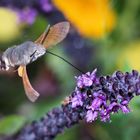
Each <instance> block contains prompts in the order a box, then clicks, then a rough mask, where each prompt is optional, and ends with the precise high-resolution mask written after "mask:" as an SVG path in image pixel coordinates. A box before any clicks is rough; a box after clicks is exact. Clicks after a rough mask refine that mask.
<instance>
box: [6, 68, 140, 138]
mask: <svg viewBox="0 0 140 140" xmlns="http://www.w3.org/2000/svg"><path fill="white" fill-rule="evenodd" d="M96 72H97V70H96V69H95V70H94V71H93V72H92V73H89V72H88V73H86V74H82V75H80V76H78V77H76V81H77V82H76V88H75V90H74V91H73V92H72V94H71V95H70V96H69V97H67V98H66V99H65V100H64V101H63V103H62V105H61V106H60V107H56V108H54V109H52V110H51V111H49V112H48V113H47V114H46V115H44V116H43V117H42V118H41V119H40V120H39V121H34V122H33V123H32V124H29V125H28V126H26V127H24V128H23V129H22V130H21V132H20V133H19V134H18V135H16V136H14V138H13V137H12V138H9V139H8V140H13V139H14V140H52V139H54V138H55V137H56V136H57V134H59V133H62V132H64V130H65V129H66V128H69V127H72V126H73V125H74V124H77V123H79V122H80V120H85V121H86V122H87V123H91V122H93V121H95V120H96V119H97V118H99V119H100V120H101V121H103V122H110V120H111V119H110V116H111V114H114V113H118V111H122V113H124V114H127V113H129V112H130V109H129V107H128V105H129V102H130V100H131V99H132V98H133V97H134V96H135V95H136V96H137V95H140V75H139V73H138V72H137V71H136V70H133V71H132V72H130V73H129V72H126V73H122V72H120V71H116V72H114V74H112V75H110V76H109V75H108V76H100V77H98V76H97V75H96Z"/></svg>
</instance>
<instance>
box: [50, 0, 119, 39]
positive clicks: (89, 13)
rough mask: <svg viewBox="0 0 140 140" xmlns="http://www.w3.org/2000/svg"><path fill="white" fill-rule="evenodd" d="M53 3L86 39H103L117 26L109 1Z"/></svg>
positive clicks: (57, 0) (75, 0)
mask: <svg viewBox="0 0 140 140" xmlns="http://www.w3.org/2000/svg"><path fill="white" fill-rule="evenodd" d="M53 3H54V5H55V6H56V7H57V8H58V9H59V10H60V11H61V12H62V13H63V14H64V16H65V17H66V18H67V19H68V20H70V21H71V23H72V24H73V25H74V26H75V27H76V28H77V29H78V31H79V32H80V33H81V34H82V35H84V36H86V37H95V38H100V37H103V36H104V35H105V33H107V32H110V31H112V29H113V27H114V25H115V19H116V15H115V13H114V11H113V10H112V9H111V6H110V3H109V0H69V1H67V0H65V1H64V0H53Z"/></svg>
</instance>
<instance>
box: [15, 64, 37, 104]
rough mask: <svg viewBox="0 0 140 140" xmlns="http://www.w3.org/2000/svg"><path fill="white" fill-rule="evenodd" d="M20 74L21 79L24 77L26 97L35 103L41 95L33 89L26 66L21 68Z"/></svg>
mask: <svg viewBox="0 0 140 140" xmlns="http://www.w3.org/2000/svg"><path fill="white" fill-rule="evenodd" d="M18 74H19V76H20V77H22V81H23V86H24V90H25V94H26V96H27V97H28V99H29V100H30V101H32V102H35V101H36V100H37V98H38V97H39V93H38V92H37V91H36V90H35V89H34V88H33V87H32V85H31V83H30V81H29V78H28V75H27V71H26V66H20V67H19V69H18Z"/></svg>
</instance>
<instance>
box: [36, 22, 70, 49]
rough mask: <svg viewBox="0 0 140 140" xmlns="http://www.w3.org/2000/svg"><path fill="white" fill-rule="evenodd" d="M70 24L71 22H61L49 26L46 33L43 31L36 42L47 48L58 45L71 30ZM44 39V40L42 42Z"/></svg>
mask: <svg viewBox="0 0 140 140" xmlns="http://www.w3.org/2000/svg"><path fill="white" fill-rule="evenodd" d="M69 28H70V24H69V22H65V21H64V22H59V23H57V24H55V25H53V26H52V27H50V28H49V30H47V31H46V32H45V33H43V34H42V35H41V36H40V37H39V38H38V39H37V40H36V41H35V43H36V42H37V43H39V41H40V44H42V45H43V46H44V47H45V48H48V47H50V46H53V45H56V44H57V43H59V42H61V41H62V40H63V39H64V38H65V37H66V35H67V34H68V32H69ZM41 41H42V42H41Z"/></svg>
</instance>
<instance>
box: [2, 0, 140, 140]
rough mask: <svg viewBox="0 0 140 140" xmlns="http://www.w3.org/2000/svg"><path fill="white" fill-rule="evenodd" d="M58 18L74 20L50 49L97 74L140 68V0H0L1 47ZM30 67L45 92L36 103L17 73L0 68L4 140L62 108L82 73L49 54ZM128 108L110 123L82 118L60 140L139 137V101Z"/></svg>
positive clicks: (28, 36)
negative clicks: (130, 111)
mask: <svg viewBox="0 0 140 140" xmlns="http://www.w3.org/2000/svg"><path fill="white" fill-rule="evenodd" d="M60 21H69V22H70V24H71V29H70V32H69V34H68V36H67V38H66V39H65V40H64V41H63V42H62V43H60V44H58V45H57V46H54V47H52V48H50V49H49V51H51V52H53V53H56V54H58V55H60V56H61V57H63V58H65V59H67V60H69V61H70V62H71V63H73V64H74V65H76V66H77V67H78V68H79V69H81V70H82V71H85V72H87V71H90V72H91V71H92V70H94V69H95V68H97V69H98V74H99V75H107V74H112V73H113V72H114V71H116V70H121V71H131V70H132V69H136V70H140V64H139V60H140V54H139V52H140V31H139V29H140V1H139V0H133V1H131V0H130V1H127V0H69V1H64V0H0V51H1V52H2V51H4V50H6V49H7V48H8V47H12V46H13V45H18V44H21V43H23V42H25V41H27V40H32V41H34V40H36V39H37V37H38V36H39V35H40V34H41V33H42V32H43V31H44V30H45V28H46V26H47V25H48V24H50V25H53V24H55V23H57V22H60ZM27 71H28V74H29V77H30V81H31V83H32V85H33V87H34V88H35V89H36V90H37V91H39V93H40V94H41V96H40V98H39V100H37V102H36V103H31V102H30V101H29V100H28V99H27V98H26V96H25V93H24V89H23V85H22V81H21V79H20V78H19V77H18V75H17V72H2V71H0V140H1V139H3V137H5V136H9V135H12V134H14V133H16V132H17V131H18V130H19V129H20V128H21V127H22V126H23V125H24V124H25V123H30V122H31V121H32V120H34V119H39V118H40V117H41V116H42V115H44V114H45V113H46V112H47V111H49V110H51V108H53V107H55V106H58V105H59V104H60V102H61V101H62V100H63V99H64V98H65V97H66V96H68V95H69V94H70V93H71V92H72V91H73V89H74V88H75V78H74V76H76V75H77V76H78V75H80V73H79V72H78V71H77V70H75V69H74V68H72V67H71V66H69V65H68V64H67V63H65V62H64V61H62V60H60V59H59V58H57V57H55V56H51V55H50V54H46V55H45V56H43V57H42V58H40V59H38V60H37V61H36V62H34V63H32V64H30V65H28V67H27ZM130 106H131V108H132V113H130V114H128V115H122V113H118V114H116V115H113V116H112V122H111V123H102V122H100V121H96V122H94V123H93V124H86V123H84V122H82V123H81V124H80V125H76V126H75V127H73V128H71V129H69V130H66V131H65V133H64V134H62V135H60V136H58V137H57V138H56V140H77V139H79V138H80V139H81V140H103V139H104V140H118V139H119V140H132V139H135V140H139V139H140V133H139V132H140V125H139V124H140V99H138V98H135V99H133V100H132V102H131V104H130Z"/></svg>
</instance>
